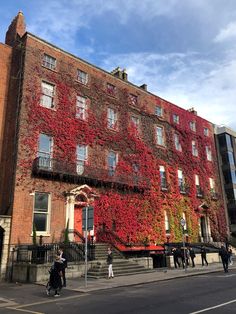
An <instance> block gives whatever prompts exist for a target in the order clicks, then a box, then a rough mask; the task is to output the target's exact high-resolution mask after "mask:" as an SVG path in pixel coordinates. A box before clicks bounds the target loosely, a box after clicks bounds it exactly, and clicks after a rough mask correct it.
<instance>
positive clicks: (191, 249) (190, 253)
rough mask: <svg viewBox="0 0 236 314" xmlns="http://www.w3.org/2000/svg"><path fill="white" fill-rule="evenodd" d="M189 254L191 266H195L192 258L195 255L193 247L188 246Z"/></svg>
mask: <svg viewBox="0 0 236 314" xmlns="http://www.w3.org/2000/svg"><path fill="white" fill-rule="evenodd" d="M189 255H190V258H191V261H192V267H195V263H194V258H195V257H196V254H195V252H194V249H193V248H192V247H190V248H189Z"/></svg>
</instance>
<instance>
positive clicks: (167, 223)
mask: <svg viewBox="0 0 236 314" xmlns="http://www.w3.org/2000/svg"><path fill="white" fill-rule="evenodd" d="M164 220H165V231H166V233H169V232H170V222H169V217H168V214H167V212H166V210H164Z"/></svg>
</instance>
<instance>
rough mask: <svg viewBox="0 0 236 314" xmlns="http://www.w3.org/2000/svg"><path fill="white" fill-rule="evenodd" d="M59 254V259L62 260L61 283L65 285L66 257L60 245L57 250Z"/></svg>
mask: <svg viewBox="0 0 236 314" xmlns="http://www.w3.org/2000/svg"><path fill="white" fill-rule="evenodd" d="M58 253H59V255H60V259H61V261H62V266H63V267H62V281H63V282H62V285H63V287H66V268H67V258H66V255H65V253H64V251H63V248H62V247H61V248H60V249H59V251H58Z"/></svg>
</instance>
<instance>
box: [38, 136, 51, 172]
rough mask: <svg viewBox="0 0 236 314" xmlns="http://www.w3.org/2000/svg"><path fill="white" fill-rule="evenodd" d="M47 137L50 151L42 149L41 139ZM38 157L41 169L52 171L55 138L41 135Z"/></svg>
mask: <svg viewBox="0 0 236 314" xmlns="http://www.w3.org/2000/svg"><path fill="white" fill-rule="evenodd" d="M42 137H45V138H46V139H48V144H49V145H48V148H49V150H44V149H43V148H41V147H40V146H41V143H42V142H41V138H42ZM37 157H39V167H40V168H45V169H51V168H52V157H53V137H52V136H49V135H47V134H44V133H40V134H39V138H38V152H37Z"/></svg>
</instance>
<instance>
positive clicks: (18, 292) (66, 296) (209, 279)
mask: <svg viewBox="0 0 236 314" xmlns="http://www.w3.org/2000/svg"><path fill="white" fill-rule="evenodd" d="M0 289H1V294H0V295H1V297H0V313H4V314H8V313H17V312H18V313H34V314H41V313H45V314H51V313H57V314H58V313H63V314H64V313H65V314H67V313H68V314H75V313H76V314H85V313H86V314H92V313H93V314H100V313H101V314H102V313H105V314H118V313H122V314H123V313H129V314H132V313H135V314H139V313H140V314H142V313H148V314H152V313H155V314H156V313H158V314H159V313H160V314H162V313H163V314H172V313H173V314H176V313H181V314H185V313H186V314H197V313H214V314H218V313H221V314H224V313H236V271H234V270H231V271H230V272H229V273H227V274H225V273H223V272H222V271H221V272H216V273H209V274H202V275H199V276H194V277H186V278H176V279H172V280H168V281H160V282H154V283H148V284H139V285H135V286H129V287H119V288H113V289H109V290H100V291H93V292H89V293H81V292H78V291H71V290H66V289H65V290H64V291H62V295H61V297H60V298H54V297H52V296H51V297H48V296H47V295H46V293H45V288H44V287H43V286H40V285H19V284H5V288H4V285H1V286H0Z"/></svg>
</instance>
